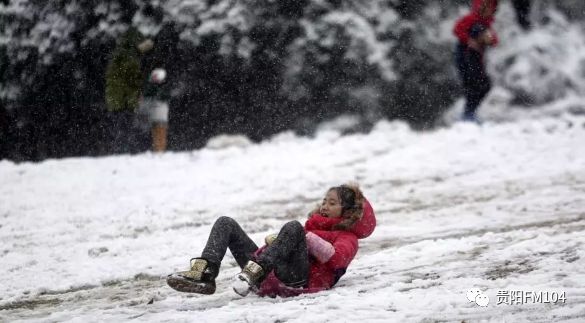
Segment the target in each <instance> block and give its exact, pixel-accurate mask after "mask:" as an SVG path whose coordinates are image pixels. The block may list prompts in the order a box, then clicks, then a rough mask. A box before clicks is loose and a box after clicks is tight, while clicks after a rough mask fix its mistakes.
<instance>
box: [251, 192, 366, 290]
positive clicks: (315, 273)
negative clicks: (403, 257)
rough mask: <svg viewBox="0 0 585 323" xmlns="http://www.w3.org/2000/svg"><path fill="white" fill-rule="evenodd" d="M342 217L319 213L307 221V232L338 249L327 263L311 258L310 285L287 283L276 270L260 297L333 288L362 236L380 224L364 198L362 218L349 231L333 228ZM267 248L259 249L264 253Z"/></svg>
mask: <svg viewBox="0 0 585 323" xmlns="http://www.w3.org/2000/svg"><path fill="white" fill-rule="evenodd" d="M341 220H342V219H341V218H327V217H324V216H321V215H320V214H318V213H315V214H313V215H311V216H310V218H309V219H308V220H307V222H306V223H305V231H307V232H309V231H311V232H313V233H314V234H316V235H318V236H319V237H321V238H323V239H325V240H327V241H328V242H329V243H331V244H332V245H333V247H334V248H335V253H334V254H333V256H332V257H331V259H329V261H327V262H326V263H324V264H321V263H319V262H318V261H316V260H314V259H312V258H311V259H310V262H311V264H310V265H311V267H310V270H309V283H308V287H306V288H291V287H288V286H286V285H284V284H283V283H282V282H280V280H278V278H276V276H275V275H274V273H270V274H269V275H268V277H267V278H266V279H265V280H264V281H263V282H262V284H261V285H260V289H259V291H258V294H259V295H260V296H277V295H278V296H282V297H287V296H296V295H299V294H302V293H315V292H318V291H322V290H325V289H329V288H331V287H333V285H335V283H337V281H338V280H339V278H341V276H343V274H345V271H346V270H347V267H348V266H349V263H350V262H351V261H352V260H353V258H354V257H355V255H356V253H357V251H358V239H363V238H366V237H368V236H370V235H371V234H372V232H373V231H374V228H375V227H376V216H375V214H374V210H373V209H372V206H371V205H370V203H369V202H368V201H367V200H365V201H364V214H363V216H362V219H361V220H359V221H358V222H357V223H356V224H354V225H353V226H352V228H351V230H349V231H339V230H333V229H332V227H333V226H334V225H335V224H337V223H339V222H341ZM262 249H263V248H261V249H259V250H258V252H261V251H262Z"/></svg>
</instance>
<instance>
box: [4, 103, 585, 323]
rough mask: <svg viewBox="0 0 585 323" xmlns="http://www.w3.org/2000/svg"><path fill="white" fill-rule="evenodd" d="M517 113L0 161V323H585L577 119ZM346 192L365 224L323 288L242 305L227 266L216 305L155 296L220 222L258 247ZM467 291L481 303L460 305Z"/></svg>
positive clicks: (164, 292)
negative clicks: (430, 126)
mask: <svg viewBox="0 0 585 323" xmlns="http://www.w3.org/2000/svg"><path fill="white" fill-rule="evenodd" d="M490 108H493V107H489V106H488V107H484V108H483V109H485V110H490ZM512 114H514V113H512ZM516 115H519V113H517V114H516ZM524 116H525V118H523V119H522V118H518V119H515V121H514V120H511V121H507V122H503V123H494V122H490V121H489V118H488V122H486V123H484V124H483V125H482V126H476V125H473V124H468V123H454V124H452V126H450V127H448V128H441V129H438V130H436V131H433V132H422V133H421V132H414V131H412V130H410V129H409V128H408V127H407V126H406V125H405V124H403V123H400V122H387V121H380V122H379V123H378V124H377V125H376V127H375V128H374V129H373V130H372V131H371V132H370V133H369V134H354V135H349V136H341V135H340V134H339V132H338V131H337V130H335V129H336V128H335V127H323V128H322V130H321V131H320V132H319V133H318V134H317V135H316V136H315V137H314V138H306V137H297V136H295V135H293V134H292V133H283V134H280V135H277V136H275V137H274V138H272V139H270V140H267V141H265V142H262V143H259V144H253V143H251V142H249V141H247V140H245V138H241V137H234V138H230V137H228V136H224V137H219V138H215V139H214V141H213V144H210V145H209V146H208V147H206V148H204V149H202V150H198V151H191V152H180V153H179V152H168V153H164V154H152V153H145V154H140V155H135V156H129V155H127V156H112V157H104V158H70V159H63V160H47V161H45V162H42V163H21V164H14V163H12V162H8V161H0V178H2V182H1V184H0V219H1V222H0V261H1V262H2V264H3V265H2V266H1V267H0V277H2V278H0V285H1V286H2V292H1V293H0V321H10V322H18V321H42V322H45V321H59V322H97V321H116V322H118V321H128V320H132V319H138V320H140V321H148V322H167V321H173V322H176V321H180V322H184V321H185V322H186V321H201V322H225V321H230V322H246V321H247V322H277V321H278V322H284V321H291V322H326V321H339V320H341V321H358V320H363V321H366V322H407V321H416V322H421V321H449V322H450V321H453V322H461V321H463V320H465V321H479V322H484V321H485V322H522V321H535V322H542V321H547V322H550V321H564V322H579V321H583V319H584V318H585V285H583V282H584V281H585V269H584V268H585V251H584V248H583V244H584V243H585V235H584V234H583V231H585V213H584V211H583V210H585V148H583V147H584V146H583V142H584V140H585V117H583V115H570V114H563V115H560V116H557V117H550V116H547V115H541V116H534V115H532V114H529V113H528V112H526V113H525V114H524ZM352 180H353V181H358V182H359V183H360V185H361V187H362V188H363V190H364V192H365V194H366V196H367V197H368V199H369V200H370V201H371V202H372V204H373V206H374V209H375V210H376V214H377V218H378V226H377V228H376V231H375V232H374V234H373V235H372V236H371V237H369V238H367V239H365V240H362V241H360V250H359V252H358V255H357V257H356V258H355V260H354V261H353V262H352V264H351V265H350V267H349V270H348V272H347V274H346V275H345V276H344V277H342V279H341V280H340V282H339V283H338V285H337V286H336V287H335V288H334V289H332V290H329V291H325V292H321V293H318V294H313V295H303V296H299V297H294V298H285V299H283V298H276V299H271V298H260V297H258V296H256V295H249V296H248V297H246V298H240V297H239V296H237V295H236V294H235V293H234V292H233V291H231V290H230V284H231V280H232V277H233V276H234V275H235V274H236V273H237V272H238V268H237V265H236V263H235V261H234V259H233V258H232V257H231V255H230V254H229V252H228V254H227V256H226V258H225V259H224V262H223V264H222V268H221V273H220V275H219V277H218V281H217V284H218V286H217V292H216V293H215V294H214V295H208V296H204V295H195V294H183V293H179V292H176V291H174V290H172V289H171V288H169V287H167V286H166V284H165V282H164V277H165V276H166V275H167V274H169V273H171V272H173V271H177V270H185V269H187V266H188V263H189V259H190V258H191V257H196V256H198V255H199V252H200V251H201V250H202V248H203V245H204V244H205V242H206V238H207V234H208V233H209V230H210V228H211V225H212V224H213V221H214V220H215V219H216V218H217V217H219V216H221V215H227V216H231V217H233V218H235V219H237V220H238V221H239V222H240V223H241V224H242V226H243V228H244V229H245V230H246V231H247V232H249V233H250V235H251V237H252V238H253V239H254V240H255V241H256V242H257V243H258V244H260V242H261V241H263V239H264V236H266V235H267V234H270V233H274V232H277V231H278V229H279V228H280V227H281V226H282V225H283V224H284V223H286V222H287V221H290V220H299V221H304V219H305V214H306V213H307V212H308V211H309V210H310V209H312V207H313V206H314V205H315V204H316V203H318V202H319V200H320V199H321V198H322V195H323V194H324V193H325V191H326V189H327V188H328V187H330V186H333V185H337V184H340V183H343V182H347V181H352ZM470 289H479V290H481V291H482V292H484V293H485V294H486V295H488V296H489V299H490V303H489V304H488V306H487V307H480V306H478V305H476V304H475V303H472V302H469V301H468V300H467V297H466V292H467V291H468V290H470ZM517 290H520V291H526V292H533V291H534V292H539V291H540V292H549V293H552V292H558V293H561V292H565V294H566V302H565V303H560V302H558V303H556V304H554V303H530V304H515V305H507V304H496V300H497V294H498V293H499V292H500V291H517ZM149 303H150V304H149Z"/></svg>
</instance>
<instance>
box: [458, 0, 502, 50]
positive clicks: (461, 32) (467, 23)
mask: <svg viewBox="0 0 585 323" xmlns="http://www.w3.org/2000/svg"><path fill="white" fill-rule="evenodd" d="M485 1H487V5H489V6H492V8H494V12H495V10H496V9H497V7H498V0H474V1H473V3H472V5H471V12H470V13H469V14H467V15H465V16H463V17H462V18H460V19H459V20H457V22H456V23H455V27H454V28H453V33H454V34H455V36H457V39H459V41H460V42H461V43H463V44H465V45H467V44H468V42H469V32H470V30H471V28H472V27H473V26H474V25H478V24H479V25H483V26H484V27H485V28H486V29H489V30H490V31H491V33H492V35H493V37H494V43H493V44H492V46H495V45H496V44H497V43H498V37H497V35H496V33H495V32H494V31H493V30H492V28H491V27H492V24H493V22H494V16H493V15H492V16H489V17H482V16H481V15H480V13H479V11H480V9H481V6H482V4H483V3H484V2H485Z"/></svg>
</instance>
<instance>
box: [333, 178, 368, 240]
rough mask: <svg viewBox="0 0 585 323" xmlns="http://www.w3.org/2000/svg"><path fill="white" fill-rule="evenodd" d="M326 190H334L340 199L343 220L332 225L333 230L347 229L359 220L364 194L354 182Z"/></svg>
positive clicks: (361, 214) (361, 213) (362, 208)
mask: <svg viewBox="0 0 585 323" xmlns="http://www.w3.org/2000/svg"><path fill="white" fill-rule="evenodd" d="M328 191H335V192H336V193H337V196H339V200H340V201H341V217H342V218H343V220H342V221H341V222H339V223H338V224H336V225H334V226H333V229H334V230H349V229H350V228H351V226H352V225H354V224H355V223H356V222H357V221H359V220H361V218H362V216H363V214H364V212H363V211H364V207H363V205H364V194H363V193H362V191H361V190H360V188H359V186H358V185H357V184H356V183H349V184H344V185H341V186H335V187H332V188H330V189H329V190H328Z"/></svg>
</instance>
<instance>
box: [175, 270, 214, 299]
mask: <svg viewBox="0 0 585 323" xmlns="http://www.w3.org/2000/svg"><path fill="white" fill-rule="evenodd" d="M167 285H169V286H170V287H171V288H172V289H174V290H176V291H179V292H184V293H196V294H205V295H211V294H213V293H215V282H201V281H193V280H190V279H187V278H185V277H182V276H178V275H172V274H171V275H169V276H168V277H167Z"/></svg>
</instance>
